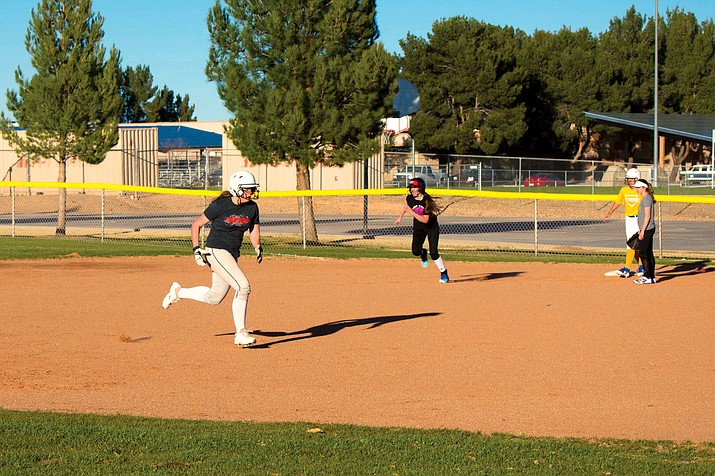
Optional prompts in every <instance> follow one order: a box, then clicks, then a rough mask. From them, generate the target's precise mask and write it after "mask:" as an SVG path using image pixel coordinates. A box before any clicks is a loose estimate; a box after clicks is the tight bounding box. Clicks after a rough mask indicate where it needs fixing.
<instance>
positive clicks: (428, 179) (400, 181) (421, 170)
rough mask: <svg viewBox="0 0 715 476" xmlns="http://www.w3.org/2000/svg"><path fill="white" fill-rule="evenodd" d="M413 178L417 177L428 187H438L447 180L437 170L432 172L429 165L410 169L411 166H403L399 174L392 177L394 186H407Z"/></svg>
mask: <svg viewBox="0 0 715 476" xmlns="http://www.w3.org/2000/svg"><path fill="white" fill-rule="evenodd" d="M413 177H419V178H421V179H422V180H424V181H425V184H427V186H428V187H433V186H439V185H441V184H443V183H446V181H447V178H446V177H445V175H444V174H442V173H440V172H439V171H438V170H433V169H432V167H431V166H429V165H417V166H415V167H414V169H413V168H412V166H411V165H407V166H404V167H403V168H402V169H401V170H400V171H399V172H397V173H396V174H395V175H394V176H393V180H394V181H395V185H397V186H400V185H405V186H406V185H407V182H409V181H410V179H411V178H413Z"/></svg>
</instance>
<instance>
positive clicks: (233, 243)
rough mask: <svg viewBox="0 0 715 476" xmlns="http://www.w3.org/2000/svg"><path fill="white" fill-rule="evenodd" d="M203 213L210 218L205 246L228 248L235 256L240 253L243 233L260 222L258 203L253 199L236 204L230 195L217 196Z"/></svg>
mask: <svg viewBox="0 0 715 476" xmlns="http://www.w3.org/2000/svg"><path fill="white" fill-rule="evenodd" d="M204 215H206V218H208V219H209V220H211V232H210V233H209V236H208V238H207V239H206V247H207V248H220V249H223V250H228V251H230V252H231V254H232V255H233V256H235V257H236V258H238V257H239V255H240V254H241V243H242V242H243V234H244V233H245V232H246V231H249V232H250V231H251V230H253V225H259V224H260V218H259V214H258V205H256V202H254V201H253V200H249V201H248V202H245V203H243V204H241V205H236V204H234V203H233V201H232V200H231V197H225V198H219V199H218V200H214V201H213V202H211V204H210V205H209V206H208V207H207V208H206V210H204Z"/></svg>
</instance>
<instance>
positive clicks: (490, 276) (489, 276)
mask: <svg viewBox="0 0 715 476" xmlns="http://www.w3.org/2000/svg"><path fill="white" fill-rule="evenodd" d="M521 274H524V272H523V271H510V272H508V273H481V274H471V275H466V276H460V277H458V278H452V279H450V280H449V282H450V283H467V282H470V281H493V280H495V279H502V278H515V277H517V276H519V275H521Z"/></svg>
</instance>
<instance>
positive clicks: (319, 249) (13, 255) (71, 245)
mask: <svg viewBox="0 0 715 476" xmlns="http://www.w3.org/2000/svg"><path fill="white" fill-rule="evenodd" d="M263 247H264V255H265V256H266V258H267V259H270V257H272V256H276V257H278V256H312V257H320V258H334V259H360V258H382V259H401V258H404V259H413V256H412V253H411V252H409V251H405V250H390V249H381V248H375V247H365V248H361V247H356V246H339V245H335V244H331V245H330V246H311V247H309V248H303V247H302V246H301V245H300V244H299V243H292V242H273V243H270V244H264V245H263ZM244 252H245V253H248V254H249V255H252V254H253V249H252V248H251V245H250V243H249V242H248V240H244ZM440 254H441V255H442V256H444V257H445V259H447V260H449V261H465V262H469V261H473V262H474V261H477V262H483V261H488V262H510V263H515V262H542V263H592V264H609V263H610V264H613V263H614V258H613V256H611V255H599V254H573V255H572V254H559V253H548V252H541V253H539V255H538V256H534V253H533V252H531V251H527V252H519V251H513V252H505V251H503V250H502V251H499V252H490V251H488V250H486V251H470V252H450V251H444V252H440ZM77 255H79V256H83V257H121V256H167V255H168V256H189V255H191V242H190V241H189V239H188V238H182V239H177V240H165V241H163V242H162V243H161V245H160V246H157V243H156V242H155V241H142V240H140V239H134V240H127V239H118V240H105V241H104V242H101V241H99V239H96V240H93V241H88V240H87V238H86V237H85V238H80V239H76V238H74V239H73V238H68V237H60V238H54V237H53V238H48V237H42V238H34V237H15V238H12V237H9V236H0V260H8V259H52V258H65V257H73V256H77ZM619 260H620V257H619V258H618V260H616V261H619ZM696 261H697V263H698V264H700V265H704V266H707V265H710V264H712V263H711V261H709V260H707V261H703V260H692V262H696ZM683 262H684V261H683V260H682V259H665V258H660V259H658V265H675V264H683Z"/></svg>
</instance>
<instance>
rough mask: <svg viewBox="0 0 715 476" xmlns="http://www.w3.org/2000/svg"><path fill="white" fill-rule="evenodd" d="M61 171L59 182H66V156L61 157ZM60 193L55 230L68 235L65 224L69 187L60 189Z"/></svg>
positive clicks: (57, 232) (56, 233)
mask: <svg viewBox="0 0 715 476" xmlns="http://www.w3.org/2000/svg"><path fill="white" fill-rule="evenodd" d="M59 167H60V173H59V177H58V179H57V180H58V182H59V183H65V182H66V181H67V159H66V158H65V157H60V161H59ZM58 192H59V193H58V195H59V199H60V203H59V206H58V207H57V230H55V235H63V236H64V235H66V234H67V230H66V226H65V218H66V212H67V189H66V188H64V187H63V188H60V189H58Z"/></svg>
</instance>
